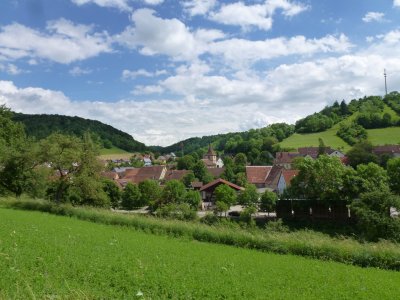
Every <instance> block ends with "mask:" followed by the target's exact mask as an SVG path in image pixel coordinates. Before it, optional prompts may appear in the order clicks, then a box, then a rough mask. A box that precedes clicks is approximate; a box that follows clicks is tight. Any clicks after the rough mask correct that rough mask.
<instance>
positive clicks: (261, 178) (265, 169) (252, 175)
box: [246, 166, 272, 184]
mask: <svg viewBox="0 0 400 300" xmlns="http://www.w3.org/2000/svg"><path fill="white" fill-rule="evenodd" d="M271 170H272V166H246V178H247V181H248V182H249V183H251V184H261V183H265V181H266V179H267V177H268V175H269V173H270V172H271Z"/></svg>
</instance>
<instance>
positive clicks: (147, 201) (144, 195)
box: [139, 179, 161, 207]
mask: <svg viewBox="0 0 400 300" xmlns="http://www.w3.org/2000/svg"><path fill="white" fill-rule="evenodd" d="M139 190H140V193H141V203H142V206H146V205H150V206H151V207H153V206H154V205H155V204H156V203H157V201H159V199H160V197H161V188H160V185H159V184H158V182H157V181H155V180H151V179H146V180H145V181H142V182H141V183H139Z"/></svg>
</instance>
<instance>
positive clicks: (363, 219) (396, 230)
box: [351, 191, 400, 241]
mask: <svg viewBox="0 0 400 300" xmlns="http://www.w3.org/2000/svg"><path fill="white" fill-rule="evenodd" d="M391 207H394V208H397V210H399V209H400V197H399V196H395V195H392V194H391V193H389V192H388V191H374V192H368V193H364V194H361V197H360V199H359V200H355V201H353V203H352V204H351V209H352V210H353V211H354V213H355V215H356V216H357V218H356V220H357V225H358V227H359V229H360V231H361V233H362V234H363V235H364V237H365V238H366V239H368V240H373V241H376V240H378V239H379V238H384V239H390V240H394V241H400V220H399V219H398V218H392V217H391V216H390V208H391Z"/></svg>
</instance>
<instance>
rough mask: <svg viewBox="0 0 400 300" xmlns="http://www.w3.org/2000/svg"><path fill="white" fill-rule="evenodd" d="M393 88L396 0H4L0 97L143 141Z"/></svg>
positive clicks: (399, 15)
mask: <svg viewBox="0 0 400 300" xmlns="http://www.w3.org/2000/svg"><path fill="white" fill-rule="evenodd" d="M385 68H386V69H387V73H388V85H389V90H400V0H379V1H377V0H335V1H332V0H296V1H292V0H248V1H236V0H234V1H217V0H182V1H178V0H2V1H1V2H0V104H6V105H7V106H8V107H10V108H12V109H13V110H14V111H18V112H23V113H30V114H37V113H50V114H65V115H71V116H74V115H77V116H80V117H84V118H90V119H96V120H100V121H102V122H104V123H107V124H110V125H112V126H114V127H117V128H118V129H121V130H123V131H126V132H128V133H130V134H131V135H132V136H133V137H134V138H135V139H137V140H139V141H141V142H144V143H146V144H147V145H169V144H171V143H173V142H176V141H179V140H182V139H184V138H188V137H192V136H202V135H210V134H216V133H224V132H231V131H242V130H247V129H250V128H259V127H263V126H266V125H268V124H271V123H275V122H288V123H293V122H295V121H296V120H297V119H299V118H301V117H304V116H306V115H307V114H310V113H313V112H315V111H318V110H320V109H321V108H323V107H324V106H325V105H327V104H331V103H333V101H335V100H339V101H341V100H342V99H345V100H346V101H349V100H351V99H353V98H359V97H362V96H364V95H382V94H383V93H384V84H383V70H384V69H385Z"/></svg>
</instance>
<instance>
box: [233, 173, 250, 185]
mask: <svg viewBox="0 0 400 300" xmlns="http://www.w3.org/2000/svg"><path fill="white" fill-rule="evenodd" d="M235 183H236V184H237V185H239V186H246V184H247V176H246V173H245V172H239V173H237V174H236V176H235Z"/></svg>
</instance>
